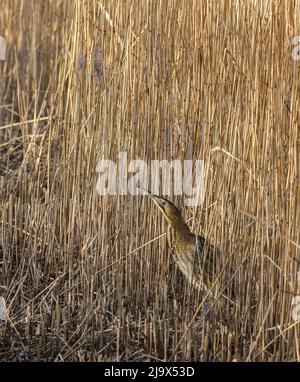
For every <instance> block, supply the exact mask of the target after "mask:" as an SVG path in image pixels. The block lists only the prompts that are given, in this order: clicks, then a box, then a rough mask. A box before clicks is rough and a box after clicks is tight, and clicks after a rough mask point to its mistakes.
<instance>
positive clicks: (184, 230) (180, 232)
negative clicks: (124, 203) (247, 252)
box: [142, 189, 218, 292]
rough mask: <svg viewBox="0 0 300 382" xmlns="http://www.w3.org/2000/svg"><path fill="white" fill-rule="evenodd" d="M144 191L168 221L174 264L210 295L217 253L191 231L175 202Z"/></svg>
mask: <svg viewBox="0 0 300 382" xmlns="http://www.w3.org/2000/svg"><path fill="white" fill-rule="evenodd" d="M142 190H143V191H144V192H145V193H146V194H147V195H149V196H150V198H151V199H152V200H153V201H154V203H155V204H156V205H157V206H158V208H159V209H160V211H161V212H162V213H163V216H164V217H165V219H166V220H167V222H168V231H167V238H168V243H169V246H170V248H171V250H172V255H173V258H174V260H175V263H176V264H177V266H178V267H179V269H180V270H181V272H182V273H183V274H184V276H185V277H186V278H187V280H188V282H189V283H190V284H192V285H194V286H195V287H196V288H197V289H202V290H204V291H205V292H207V291H208V290H210V288H211V286H212V284H213V281H214V279H215V277H216V271H217V269H216V265H217V261H216V260H217V259H216V257H217V256H218V251H217V250H216V249H215V248H214V247H213V245H212V244H211V243H210V242H209V241H208V240H206V239H205V238H204V237H202V236H199V235H195V234H194V233H192V232H191V230H190V229H189V227H188V225H187V224H186V223H185V221H184V220H183V218H182V216H181V213H180V211H179V209H178V208H177V207H176V206H175V205H174V204H173V203H171V202H170V201H169V200H167V199H165V198H162V197H161V196H157V195H154V194H152V193H151V192H149V191H147V190H144V189H142Z"/></svg>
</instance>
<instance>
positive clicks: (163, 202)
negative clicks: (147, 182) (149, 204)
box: [143, 190, 183, 225]
mask: <svg viewBox="0 0 300 382" xmlns="http://www.w3.org/2000/svg"><path fill="white" fill-rule="evenodd" d="M143 191H144V192H145V193H146V194H147V195H148V196H150V198H151V199H152V200H153V201H154V203H155V204H156V205H157V206H158V208H159V209H160V210H161V212H162V213H163V215H164V217H165V218H166V220H167V221H168V223H169V224H171V225H174V224H177V223H182V222H183V219H182V216H181V213H180V211H179V209H178V208H177V207H176V206H174V204H173V203H171V202H170V201H169V200H167V199H165V198H162V197H161V196H157V195H154V194H152V193H151V192H150V191H147V190H143Z"/></svg>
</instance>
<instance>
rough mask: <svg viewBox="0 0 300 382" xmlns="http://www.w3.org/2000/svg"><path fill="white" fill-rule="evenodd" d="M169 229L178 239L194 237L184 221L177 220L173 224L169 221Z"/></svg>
mask: <svg viewBox="0 0 300 382" xmlns="http://www.w3.org/2000/svg"><path fill="white" fill-rule="evenodd" d="M169 229H170V230H171V231H173V232H176V236H177V237H178V238H180V237H182V239H184V240H188V239H190V238H192V237H194V235H193V233H192V232H191V230H190V229H189V227H188V225H187V224H186V223H185V222H184V220H183V219H176V220H173V221H172V222H170V221H169Z"/></svg>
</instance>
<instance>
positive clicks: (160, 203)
mask: <svg viewBox="0 0 300 382" xmlns="http://www.w3.org/2000/svg"><path fill="white" fill-rule="evenodd" d="M140 189H141V190H142V191H144V193H145V194H147V195H148V196H150V198H151V199H152V200H153V201H154V203H155V204H157V205H158V207H160V208H163V206H164V204H165V201H164V199H162V198H161V197H159V196H157V195H154V194H152V192H150V191H148V190H145V189H144V188H142V187H140Z"/></svg>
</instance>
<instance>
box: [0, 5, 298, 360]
mask: <svg viewBox="0 0 300 382" xmlns="http://www.w3.org/2000/svg"><path fill="white" fill-rule="evenodd" d="M0 8H1V13H0V35H2V36H4V37H5V39H6V43H7V59H6V60H5V61H1V62H0V69H1V72H0V187H1V191H0V197H1V199H0V228H1V230H0V296H2V297H3V299H4V301H5V303H6V311H7V317H6V321H5V320H4V321H2V323H0V359H1V360H2V361H6V360H20V361H23V360H35V361H38V360H47V361H105V360H109V361H165V360H172V361H234V360H236V361H299V360H300V350H299V349H300V348H299V341H300V338H299V334H300V328H299V320H298V321H297V319H294V318H293V315H292V311H293V308H295V305H294V302H295V301H296V300H295V297H297V296H298V295H300V286H299V283H300V280H299V277H298V275H299V274H298V271H299V270H300V261H299V260H300V257H299V255H300V251H299V245H300V203H299V200H300V187H299V166H300V160H299V159H300V154H299V153H300V150H299V148H300V133H299V110H300V102H299V89H300V84H299V79H300V76H299V71H300V61H296V60H293V58H292V49H293V44H292V38H293V37H294V36H295V35H297V34H299V35H300V20H299V14H300V2H299V1H289V2H288V1H286V2H284V1H266V0H261V1H256V0H253V1H250V0H249V1H247V2H239V1H233V0H226V1H225V0H220V1H218V2H215V1H192V0H180V1H179V0H168V1H158V0H157V1H156V0H151V1H143V2H141V1H137V0H131V1H129V0H122V1H113V0H103V1H102V0H101V1H100V0H72V1H71V0H68V1H63V0H45V1H43V2H41V1H35V0H22V1H20V0H10V1H9V2H6V1H3V0H1V1H0ZM297 15H298V16H297ZM120 152H126V153H127V156H128V161H130V160H132V159H141V160H144V161H146V162H147V163H149V164H150V161H151V160H153V159H157V160H162V159H166V160H169V161H171V160H172V159H175V158H176V159H179V160H181V161H183V160H185V159H192V160H196V159H203V160H204V161H205V168H206V188H205V198H204V203H203V205H201V206H198V207H184V206H183V198H182V197H179V196H170V197H169V198H170V199H171V200H172V201H173V202H174V203H176V204H177V205H179V206H182V207H184V214H185V218H186V219H187V220H189V224H190V226H191V227H192V228H193V230H194V231H195V232H199V233H201V234H202V235H204V236H205V237H207V238H208V239H209V240H210V241H211V242H212V243H213V244H214V245H216V246H217V247H218V248H219V249H220V251H221V254H222V257H221V259H220V261H221V263H222V265H226V264H229V265H230V266H229V267H228V268H226V269H231V270H232V269H233V270H234V271H235V274H234V277H233V278H232V274H230V272H229V270H225V272H224V274H223V275H222V276H221V279H222V281H220V283H221V282H222V283H224V282H225V283H226V282H227V281H228V283H229V284H228V286H227V288H230V289H231V290H233V291H234V292H235V295H236V298H237V300H236V301H237V302H236V306H235V307H234V309H232V308H231V307H230V304H229V303H228V302H226V301H224V300H222V299H220V300H219V304H218V307H215V308H214V307H213V308H212V309H211V311H210V314H209V315H208V316H209V317H205V319H202V317H203V298H204V295H203V293H200V292H199V293H197V292H195V291H193V290H191V289H190V288H189V286H188V285H187V283H186V281H185V279H184V278H183V277H182V275H181V274H180V272H179V271H178V270H177V269H176V266H175V264H174V263H173V261H172V258H171V257H170V256H169V255H170V253H169V250H168V247H167V242H166V237H165V235H163V234H164V233H165V231H166V223H165V222H164V221H163V220H162V217H161V215H160V214H159V212H158V211H157V209H156V208H155V206H153V204H152V203H151V201H150V200H148V198H147V197H145V196H142V195H140V196H132V195H130V194H128V195H107V196H100V195H99V194H98V193H97V191H96V183H97V179H98V176H99V174H97V171H96V167H97V163H98V162H99V160H101V159H110V160H112V161H115V162H117V160H118V154H119V153H120ZM230 279H231V281H230ZM223 285H224V284H223ZM299 318H300V317H299ZM220 321H222V324H220ZM224 323H225V324H224Z"/></svg>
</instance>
